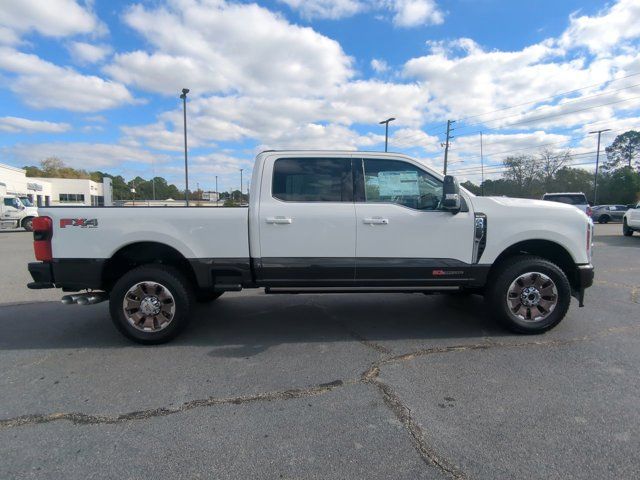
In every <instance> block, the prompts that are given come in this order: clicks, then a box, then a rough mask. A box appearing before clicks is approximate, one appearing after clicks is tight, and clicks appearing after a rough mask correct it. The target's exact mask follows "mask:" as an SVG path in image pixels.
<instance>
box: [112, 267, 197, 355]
mask: <svg viewBox="0 0 640 480" xmlns="http://www.w3.org/2000/svg"><path fill="white" fill-rule="evenodd" d="M193 301H194V300H193V291H192V289H191V285H190V283H189V282H188V280H187V279H186V278H185V276H184V275H183V274H182V273H181V272H180V271H179V270H177V269H176V268H173V267H170V266H167V265H157V264H156V265H142V266H140V267H137V268H134V269H133V270H130V271H129V272H127V273H125V274H124V275H123V276H122V277H121V278H120V279H119V280H118V281H117V282H116V284H115V285H114V286H113V289H112V290H111V293H110V295H109V311H110V313H111V319H112V320H113V323H114V325H115V326H116V328H117V329H118V330H119V331H120V332H121V333H122V334H123V335H124V336H126V337H127V338H129V339H131V340H133V341H134V342H138V343H142V344H146V345H152V344H159V343H165V342H168V341H169V340H172V339H173V338H175V337H176V336H177V335H178V334H179V333H180V332H182V330H184V329H185V327H186V326H187V324H188V323H189V316H190V312H191V306H192V305H193Z"/></svg>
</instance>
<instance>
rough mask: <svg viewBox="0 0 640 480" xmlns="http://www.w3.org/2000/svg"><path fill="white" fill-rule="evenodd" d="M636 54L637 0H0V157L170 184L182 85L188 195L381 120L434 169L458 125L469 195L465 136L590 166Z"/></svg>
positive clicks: (622, 117) (339, 142) (473, 160)
mask: <svg viewBox="0 0 640 480" xmlns="http://www.w3.org/2000/svg"><path fill="white" fill-rule="evenodd" d="M639 46H640V2H637V1H635V0H619V1H617V2H602V1H590V0H582V1H577V0H563V1H561V2H558V1H557V0H556V1H547V0H542V1H536V2H514V1H499V0H457V1H448V2H447V1H444V0H369V1H365V0H304V1H303V0H272V1H264V2H258V3H250V2H232V1H223V0H167V1H157V0H154V1H141V2H128V1H105V0H102V1H101V0H95V1H86V2H82V1H75V0H47V1H46V2H42V1H39V0H4V1H3V2H2V3H1V4H0V105H1V108H0V162H2V163H8V164H12V165H17V166H22V165H33V164H37V163H38V162H39V161H40V160H42V159H43V158H46V157H48V156H57V157H60V158H61V159H63V160H64V161H65V162H66V163H68V164H70V165H72V166H75V167H81V168H86V169H89V170H94V169H100V170H103V171H108V172H111V173H116V174H122V175H124V176H125V177H126V178H131V177H132V176H134V175H141V176H143V177H149V176H150V175H151V174H152V173H153V172H154V171H155V172H156V173H157V174H159V175H163V176H165V177H167V178H168V179H169V180H170V181H172V182H175V183H176V184H178V185H181V184H182V181H183V180H182V179H183V177H182V175H183V173H182V162H183V160H182V151H181V148H182V116H181V115H182V113H181V104H180V101H179V99H178V95H179V92H180V89H181V88H182V87H188V88H190V89H191V90H192V92H191V93H190V95H189V97H190V98H189V105H188V111H189V126H190V128H189V133H190V144H191V148H190V158H191V162H190V165H191V168H190V173H191V175H190V183H191V184H192V185H195V184H196V183H197V184H199V185H200V186H201V187H203V188H206V189H211V188H213V185H214V178H215V176H216V175H218V177H219V183H220V186H221V188H222V189H229V188H231V187H234V186H235V185H237V184H238V183H239V172H238V170H239V169H240V168H244V169H245V174H246V172H249V171H250V169H251V165H252V160H253V157H254V156H255V154H256V153H257V152H258V151H260V150H261V149H266V148H347V149H363V150H379V149H381V148H383V144H384V137H383V133H384V131H383V129H382V127H381V126H379V125H378V124H377V122H378V121H379V120H382V119H384V118H387V117H388V116H394V117H396V118H397V121H396V122H394V123H392V124H391V129H390V136H391V138H390V149H391V150H394V151H402V152H405V153H409V154H411V155H414V156H416V157H417V158H419V159H421V160H423V161H424V162H425V163H427V164H429V165H431V166H433V167H434V168H437V169H441V168H442V148H441V146H440V143H441V141H442V140H443V132H444V124H445V123H446V120H447V119H457V120H458V122H457V124H456V127H457V130H456V132H455V136H456V138H455V139H454V140H453V143H452V150H451V162H452V163H451V166H450V170H451V171H455V172H457V174H458V175H459V176H460V177H461V178H462V179H470V180H472V181H476V182H477V181H479V170H478V164H479V158H478V155H479V132H480V131H482V132H483V138H484V141H485V152H486V154H487V155H486V162H487V164H489V165H491V164H495V165H499V164H500V161H501V159H502V158H503V157H504V152H512V153H515V154H518V153H523V154H525V153H528V154H536V153H538V152H539V150H540V149H541V148H544V147H547V148H553V149H566V148H570V149H571V151H572V154H573V155H574V157H573V159H574V160H573V161H574V163H575V164H576V165H578V166H581V167H583V168H591V163H590V162H591V161H592V158H591V157H592V156H593V155H592V154H593V150H594V146H593V143H594V142H593V139H592V138H590V137H589V136H588V135H587V133H588V131H590V130H593V129H597V128H612V133H610V134H608V137H605V143H606V142H607V141H610V140H611V139H612V138H613V136H615V134H616V133H622V132H623V131H624V130H626V129H629V128H638V127H639V126H640V121H639V110H640V99H639V98H638V97H640V87H639V86H638V84H640V49H639V48H638V47H639ZM636 74H637V75H636ZM574 90H576V91H574ZM569 91H573V92H572V93H570V94H565V95H558V94H560V93H562V92H569ZM540 99H545V100H543V101H536V100H540ZM468 117H472V118H468ZM465 119H466V120H465ZM499 171H500V170H499V168H495V169H494V172H495V174H498V173H499ZM247 177H248V175H247V176H246V178H247Z"/></svg>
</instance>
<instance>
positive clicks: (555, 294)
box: [486, 255, 571, 334]
mask: <svg viewBox="0 0 640 480" xmlns="http://www.w3.org/2000/svg"><path fill="white" fill-rule="evenodd" d="M489 284H490V287H489V288H488V294H487V297H486V300H488V302H489V305H490V308H491V310H490V314H491V315H492V316H495V318H496V319H497V321H498V322H499V323H500V324H501V325H502V326H503V327H505V328H507V329H509V330H511V331H513V332H517V333H524V334H539V333H543V332H546V331H547V330H550V329H552V328H553V327H555V326H556V325H557V324H558V323H560V322H561V321H562V319H563V318H564V317H565V315H566V314H567V311H568V310H569V305H570V304H571V285H570V284H569V280H568V279H567V276H566V275H565V274H564V272H563V271H562V270H561V269H560V268H559V267H558V266H557V265H555V264H554V263H551V262H549V261H548V260H545V259H543V258H540V257H535V256H531V255H523V256H518V257H513V258H510V259H507V260H505V261H504V263H502V264H501V265H499V266H498V267H497V270H496V271H495V272H494V273H492V275H491V277H490V279H489Z"/></svg>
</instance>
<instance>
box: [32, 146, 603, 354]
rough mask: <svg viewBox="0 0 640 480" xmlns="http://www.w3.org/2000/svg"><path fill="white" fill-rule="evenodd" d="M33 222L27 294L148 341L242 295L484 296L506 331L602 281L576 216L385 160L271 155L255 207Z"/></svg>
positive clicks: (118, 211)
mask: <svg viewBox="0 0 640 480" xmlns="http://www.w3.org/2000/svg"><path fill="white" fill-rule="evenodd" d="M34 229H35V230H34V246H35V254H36V258H37V260H39V262H35V263H30V264H29V271H30V272H31V275H32V277H33V280H34V281H33V282H32V283H30V284H29V288H52V287H57V288H62V289H63V290H64V291H67V292H77V291H82V290H84V292H81V293H78V294H74V295H66V296H65V297H63V303H77V304H92V303H97V302H100V301H103V300H107V299H108V300H109V302H110V312H111V316H112V319H113V321H114V323H115V325H116V326H117V327H118V329H119V330H120V331H121V332H122V333H123V334H125V335H126V336H127V337H129V338H131V339H133V340H135V341H137V342H140V343H161V342H166V341H168V340H170V339H172V338H173V337H175V336H176V335H177V334H178V333H179V332H180V331H182V330H183V329H184V327H185V326H186V325H187V322H188V320H189V313H190V309H191V306H192V305H193V302H194V301H198V300H200V301H211V300H215V299H216V298H218V297H219V296H220V295H221V294H222V293H223V292H225V291H237V290H241V289H244V288H265V292H266V293H302V292H311V293H336V292H423V293H431V292H434V291H436V292H438V291H440V292H448V291H451V290H458V291H465V292H470V293H479V294H483V295H484V296H485V298H486V299H487V300H488V303H489V305H490V308H491V310H490V311H491V315H492V316H493V317H494V318H496V319H497V320H499V321H500V322H501V323H502V324H503V325H505V326H506V327H508V328H510V329H512V330H514V331H517V332H521V333H540V332H544V331H546V330H548V329H550V328H552V327H554V326H555V325H557V324H558V323H559V322H560V321H561V320H562V318H563V317H564V316H565V314H566V313H567V310H568V309H569V305H570V303H571V296H572V295H573V296H575V297H577V298H578V300H579V303H580V306H582V301H583V296H584V290H585V289H586V288H587V287H589V286H590V285H591V284H592V283H593V267H592V265H591V236H592V233H593V232H592V229H593V223H592V222H591V220H590V219H589V218H588V217H587V216H586V215H585V214H584V213H583V212H581V211H580V210H578V209H576V208H574V207H572V206H570V205H563V204H560V203H552V202H543V201H539V200H520V199H511V198H491V197H476V196H474V195H472V194H471V193H469V192H468V191H466V190H464V189H460V188H459V187H458V183H457V181H456V180H455V178H454V177H451V176H446V177H443V176H442V175H440V174H439V173H437V172H435V171H433V170H431V169H429V168H427V167H426V166H425V165H424V164H422V163H420V162H418V161H416V160H413V159H411V158H409V157H407V156H404V155H399V154H392V153H365V152H335V151H313V152H312V151H266V152H263V153H261V154H260V155H258V157H257V159H256V162H255V167H254V170H253V178H252V182H251V200H250V202H249V207H248V208H216V207H201V208H196V207H191V208H154V207H120V208H118V207H106V208H94V207H53V208H43V209H42V211H41V216H40V217H39V218H37V219H36V220H35V221H34ZM427 315H428V313H427V312H425V316H427Z"/></svg>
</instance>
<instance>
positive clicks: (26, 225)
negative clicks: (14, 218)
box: [20, 217, 33, 232]
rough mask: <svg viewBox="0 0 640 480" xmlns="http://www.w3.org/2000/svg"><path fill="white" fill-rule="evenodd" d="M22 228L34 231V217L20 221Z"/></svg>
mask: <svg viewBox="0 0 640 480" xmlns="http://www.w3.org/2000/svg"><path fill="white" fill-rule="evenodd" d="M20 225H21V226H22V228H24V229H25V230H26V231H27V232H33V217H28V218H25V219H23V220H22V222H20Z"/></svg>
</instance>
